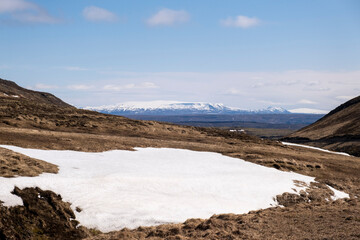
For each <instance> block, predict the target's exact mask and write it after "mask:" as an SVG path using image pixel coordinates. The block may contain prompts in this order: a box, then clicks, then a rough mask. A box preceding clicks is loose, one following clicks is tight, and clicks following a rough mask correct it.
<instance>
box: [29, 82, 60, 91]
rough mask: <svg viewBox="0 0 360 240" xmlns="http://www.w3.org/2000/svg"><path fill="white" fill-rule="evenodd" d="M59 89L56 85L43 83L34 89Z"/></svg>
mask: <svg viewBox="0 0 360 240" xmlns="http://www.w3.org/2000/svg"><path fill="white" fill-rule="evenodd" d="M56 88H58V86H56V85H47V84H43V83H38V84H36V85H35V87H34V89H39V90H41V89H56Z"/></svg>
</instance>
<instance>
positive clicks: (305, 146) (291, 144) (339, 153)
mask: <svg viewBox="0 0 360 240" xmlns="http://www.w3.org/2000/svg"><path fill="white" fill-rule="evenodd" d="M281 143H282V144H284V145H289V146H295V147H303V148H310V149H314V150H319V151H322V152H327V153H333V154H338V155H344V156H348V157H351V155H350V154H348V153H344V152H334V151H330V150H326V149H322V148H318V147H312V146H308V145H302V144H296V143H289V142H281Z"/></svg>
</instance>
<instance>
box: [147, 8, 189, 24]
mask: <svg viewBox="0 0 360 240" xmlns="http://www.w3.org/2000/svg"><path fill="white" fill-rule="evenodd" d="M189 20H190V15H189V13H188V12H186V11H184V10H171V9H167V8H164V9H162V10H160V11H159V12H157V13H156V14H154V15H153V16H151V17H150V18H149V19H148V20H147V21H146V23H147V24H148V25H149V26H159V25H163V26H171V25H174V24H178V23H185V22H188V21H189Z"/></svg>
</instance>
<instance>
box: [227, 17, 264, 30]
mask: <svg viewBox="0 0 360 240" xmlns="http://www.w3.org/2000/svg"><path fill="white" fill-rule="evenodd" d="M220 23H221V24H222V25H223V26H225V27H239V28H250V27H255V26H258V25H259V24H260V23H261V21H260V20H259V19H257V18H255V17H254V18H251V17H247V16H241V15H240V16H236V17H235V18H234V17H228V18H227V19H223V20H220Z"/></svg>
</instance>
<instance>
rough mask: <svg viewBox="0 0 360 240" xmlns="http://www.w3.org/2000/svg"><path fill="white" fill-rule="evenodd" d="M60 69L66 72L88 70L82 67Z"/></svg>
mask: <svg viewBox="0 0 360 240" xmlns="http://www.w3.org/2000/svg"><path fill="white" fill-rule="evenodd" d="M61 69H64V70H67V71H88V70H89V69H88V68H83V67H77V66H67V67H61Z"/></svg>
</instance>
